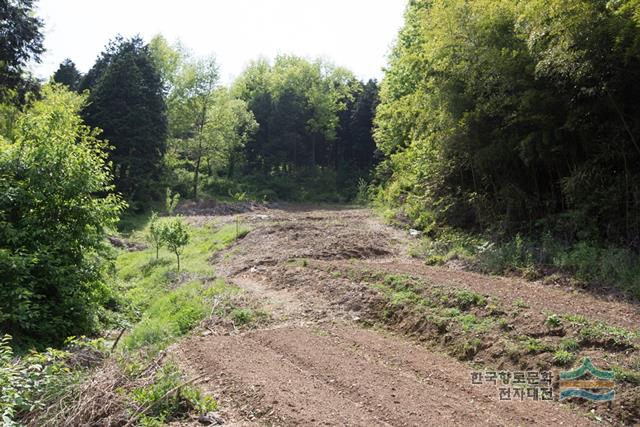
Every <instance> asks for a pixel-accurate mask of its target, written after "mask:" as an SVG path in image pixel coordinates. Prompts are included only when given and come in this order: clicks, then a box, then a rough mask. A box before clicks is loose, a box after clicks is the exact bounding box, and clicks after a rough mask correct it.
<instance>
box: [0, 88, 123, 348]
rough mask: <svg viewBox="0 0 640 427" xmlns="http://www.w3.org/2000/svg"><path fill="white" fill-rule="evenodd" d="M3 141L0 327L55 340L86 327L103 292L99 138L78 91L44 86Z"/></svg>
mask: <svg viewBox="0 0 640 427" xmlns="http://www.w3.org/2000/svg"><path fill="white" fill-rule="evenodd" d="M43 95H44V98H43V99H42V100H40V101H37V102H35V103H34V105H33V106H32V107H31V108H30V109H29V110H28V111H26V112H25V113H24V114H22V116H21V117H20V118H19V120H18V123H17V127H16V130H15V135H14V139H13V141H11V142H9V143H6V142H2V141H0V282H2V283H3V285H2V286H1V287H0V313H1V314H0V329H1V330H3V331H5V332H8V333H11V334H12V335H13V336H14V337H15V338H16V340H19V341H21V340H25V341H26V340H29V339H31V340H32V342H34V343H35V342H37V343H38V344H39V345H46V344H54V343H60V342H62V340H63V339H64V338H65V337H67V336H69V335H80V334H82V333H87V332H91V331H92V330H94V329H95V328H96V326H97V318H96V312H97V310H98V308H99V307H100V305H101V304H103V303H104V302H105V301H106V300H107V299H108V295H109V288H108V286H107V285H106V283H105V278H106V273H107V270H108V268H109V266H110V260H109V251H110V249H109V247H108V246H107V245H106V244H105V236H106V233H107V231H108V230H110V229H112V228H113V227H115V225H116V223H117V221H118V216H119V214H120V212H121V210H122V209H123V207H124V203H123V202H122V201H121V199H120V197H119V196H116V195H114V194H112V191H113V186H112V184H111V182H112V176H111V174H110V172H109V167H108V161H107V150H106V146H105V144H104V143H103V142H102V141H100V140H98V139H96V135H97V132H96V131H94V130H92V129H89V128H88V127H87V126H85V125H83V124H82V120H81V118H80V116H79V115H78V111H79V110H80V109H81V108H82V106H83V105H84V98H83V97H81V96H78V95H76V94H72V93H70V92H67V91H66V90H64V89H62V88H60V87H57V86H46V87H45V88H44V90H43Z"/></svg>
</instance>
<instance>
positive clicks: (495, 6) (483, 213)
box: [375, 0, 640, 241]
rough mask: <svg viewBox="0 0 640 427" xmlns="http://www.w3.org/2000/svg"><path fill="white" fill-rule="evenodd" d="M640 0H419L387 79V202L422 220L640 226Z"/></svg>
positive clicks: (621, 233)
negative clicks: (639, 142) (639, 76)
mask: <svg viewBox="0 0 640 427" xmlns="http://www.w3.org/2000/svg"><path fill="white" fill-rule="evenodd" d="M638 16H639V15H638V2H637V1H628V0H621V1H610V2H606V1H598V0H579V1H572V2H566V1H562V0H553V1H542V0H541V1H528V2H519V1H516V0H478V1H474V2H467V1H463V0H453V1H444V0H435V1H426V0H413V1H411V2H410V3H409V6H408V9H407V12H406V15H405V26H404V28H403V29H402V30H401V32H400V34H399V36H398V40H397V43H396V46H395V47H394V49H393V51H392V53H391V55H390V58H389V61H390V64H389V67H388V70H387V72H386V74H385V78H384V81H383V83H382V88H381V104H380V106H379V107H378V110H377V117H376V131H375V132H376V141H377V144H378V147H379V148H380V149H381V150H382V151H383V152H384V154H385V155H386V156H387V160H386V161H385V162H384V164H383V165H382V166H381V167H380V169H379V171H380V175H381V176H382V177H384V178H385V179H387V186H386V192H385V195H386V196H387V200H388V201H389V202H391V203H393V204H396V205H398V206H402V207H403V209H404V210H405V212H406V213H407V214H408V215H409V216H410V217H411V218H413V219H414V221H415V222H416V223H417V224H419V225H420V226H422V227H424V228H426V229H430V228H433V227H438V226H442V225H453V226H459V227H467V228H474V227H480V228H484V229H487V228H490V227H491V228H493V229H496V228H497V229H500V230H503V231H505V230H506V231H512V232H513V231H533V230H538V229H542V228H544V229H548V230H551V231H553V232H554V233H558V234H560V235H562V236H564V237H566V238H568V239H572V238H606V239H614V240H619V239H622V240H626V241H633V240H636V241H637V240H638V237H637V236H639V235H640V216H639V215H638V214H637V212H638V209H640V198H639V197H638V196H639V195H640V186H639V184H638V183H640V179H639V178H640V168H638V165H639V164H640V163H639V161H640V150H638V144H637V136H636V135H638V131H640V115H639V114H638V108H639V107H640V103H639V102H638V99H640V98H638V95H640V93H639V92H638V91H639V90H640V89H639V88H638V85H637V84H635V80H636V79H637V76H638V73H639V72H640V63H639V62H638V61H639V59H640V50H639V48H638V47H639V46H640V44H638V37H639V36H640V28H639V26H638V22H639V21H638Z"/></svg>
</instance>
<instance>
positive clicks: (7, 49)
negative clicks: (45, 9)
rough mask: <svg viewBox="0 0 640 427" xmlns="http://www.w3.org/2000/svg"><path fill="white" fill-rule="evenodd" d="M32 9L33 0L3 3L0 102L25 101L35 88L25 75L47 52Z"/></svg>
mask: <svg viewBox="0 0 640 427" xmlns="http://www.w3.org/2000/svg"><path fill="white" fill-rule="evenodd" d="M33 9H34V1H33V0H2V1H0V102H7V101H9V100H10V101H12V102H14V101H20V100H23V99H24V95H25V93H26V91H28V90H29V89H30V88H33V87H34V85H35V82H34V80H33V79H31V78H27V77H25V72H24V67H25V65H26V64H27V62H28V61H40V55H41V54H42V52H44V47H43V46H42V42H43V36H42V33H41V31H40V30H41V28H42V21H41V20H40V19H39V18H37V17H36V16H35V15H34V10H33Z"/></svg>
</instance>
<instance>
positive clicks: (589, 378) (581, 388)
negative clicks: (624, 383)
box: [560, 357, 616, 402]
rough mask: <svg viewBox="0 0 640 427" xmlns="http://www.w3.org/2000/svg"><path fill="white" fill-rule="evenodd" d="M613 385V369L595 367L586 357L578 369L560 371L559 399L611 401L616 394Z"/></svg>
mask: <svg viewBox="0 0 640 427" xmlns="http://www.w3.org/2000/svg"><path fill="white" fill-rule="evenodd" d="M585 377H586V378H585ZM614 386H615V382H614V373H613V371H603V370H601V369H598V368H596V367H595V366H594V365H593V363H592V362H591V359H589V358H588V357H585V358H584V360H583V361H582V366H580V367H579V368H578V369H575V370H573V371H566V372H560V400H563V399H568V398H570V397H581V398H583V399H588V400H593V401H598V402H606V401H611V400H613V398H614V397H615V395H616V391H615V390H614Z"/></svg>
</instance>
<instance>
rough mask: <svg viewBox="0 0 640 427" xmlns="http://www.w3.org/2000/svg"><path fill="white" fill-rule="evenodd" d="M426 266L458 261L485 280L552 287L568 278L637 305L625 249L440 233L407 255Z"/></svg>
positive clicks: (637, 262)
mask: <svg viewBox="0 0 640 427" xmlns="http://www.w3.org/2000/svg"><path fill="white" fill-rule="evenodd" d="M411 254H412V255H413V256H414V257H416V258H421V259H424V260H425V261H426V263H427V264H431V265H440V264H445V263H448V262H451V261H460V262H462V263H463V264H464V265H465V266H467V267H468V268H470V269H472V270H476V271H480V272H483V273H489V274H512V273H516V274H518V275H521V276H523V277H524V278H526V279H531V280H535V279H540V278H543V277H546V280H549V281H553V280H554V278H559V277H560V276H558V275H557V274H556V275H554V274H553V273H554V272H555V273H559V274H564V275H566V276H569V278H570V279H569V281H570V282H571V283H573V284H577V285H583V286H584V285H593V286H596V287H602V286H607V287H615V288H616V289H618V290H620V291H622V292H624V293H625V294H627V295H628V296H630V297H632V298H635V299H640V255H638V254H637V253H635V252H634V251H632V250H630V249H625V248H620V247H614V246H603V245H600V244H598V243H596V242H585V241H582V242H577V243H565V242H561V241H559V240H557V239H554V238H553V237H552V236H551V235H550V234H548V233H547V234H544V235H542V236H541V237H540V238H527V237H523V236H521V235H519V234H518V235H516V236H515V237H512V238H510V239H507V240H501V241H494V240H491V239H487V238H483V237H482V236H479V235H473V234H469V233H464V232H459V231H453V230H446V231H441V232H440V233H438V234H437V236H436V237H425V238H423V239H421V240H420V242H419V243H418V244H416V245H414V247H413V248H412V250H411Z"/></svg>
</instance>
